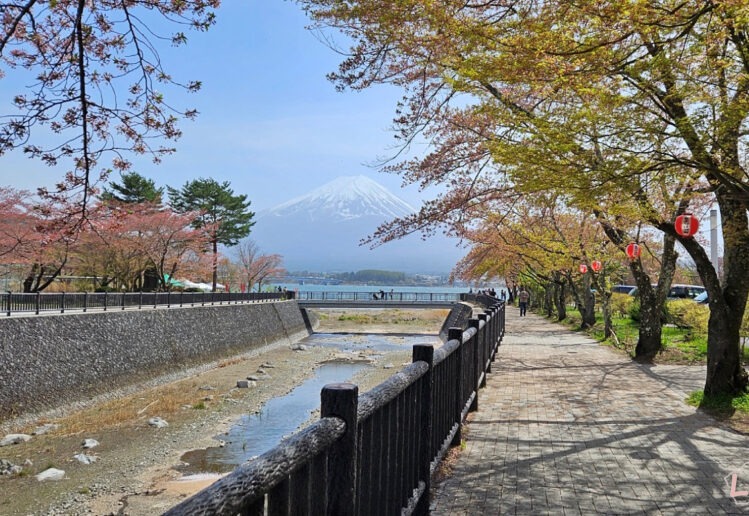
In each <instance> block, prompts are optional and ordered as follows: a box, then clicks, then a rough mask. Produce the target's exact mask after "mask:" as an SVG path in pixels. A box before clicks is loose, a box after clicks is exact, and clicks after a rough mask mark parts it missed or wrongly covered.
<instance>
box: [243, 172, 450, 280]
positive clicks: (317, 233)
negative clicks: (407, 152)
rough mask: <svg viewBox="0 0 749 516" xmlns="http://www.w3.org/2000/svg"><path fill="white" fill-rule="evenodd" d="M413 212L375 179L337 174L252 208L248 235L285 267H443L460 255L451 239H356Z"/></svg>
mask: <svg viewBox="0 0 749 516" xmlns="http://www.w3.org/2000/svg"><path fill="white" fill-rule="evenodd" d="M415 212H416V210H415V209H414V208H413V207H412V206H410V205H409V204H408V203H406V202H405V201H403V200H402V199H400V198H398V197H397V196H395V195H393V194H392V193H390V192H389V191H388V190H387V189H386V188H385V187H383V186H382V185H380V184H379V183H377V182H376V181H373V180H371V179H369V178H367V177H365V176H346V177H339V178H337V179H335V180H333V181H331V182H330V183H327V184H325V185H323V186H321V187H319V188H316V189H315V190H313V191H311V192H309V193H308V194H306V195H303V196H301V197H297V198H295V199H291V200H289V201H287V202H284V203H282V204H279V205H278V206H276V207H274V208H271V209H269V210H265V211H261V212H258V214H257V216H256V218H255V220H256V222H255V226H253V228H252V233H251V234H250V238H252V239H253V240H254V241H255V242H256V243H257V245H258V247H259V248H260V249H261V250H262V251H263V253H266V254H280V255H282V256H283V263H284V267H285V268H286V269H287V270H290V271H303V270H307V271H314V272H350V271H357V270H362V269H381V270H392V271H400V272H406V273H423V274H446V273H448V272H449V271H450V270H451V269H452V268H453V267H454V266H455V263H456V262H457V261H458V260H459V259H460V258H461V257H462V255H463V251H462V250H461V249H459V248H458V247H457V241H456V240H455V239H450V238H447V237H445V236H442V235H435V236H434V237H431V238H429V239H428V240H422V239H421V238H420V236H419V235H409V236H407V237H405V238H402V239H399V240H397V241H394V242H388V243H387V244H384V245H381V246H379V247H377V248H375V249H370V248H369V247H367V246H360V245H359V242H360V241H361V239H363V238H365V237H367V236H368V235H371V234H372V233H374V231H375V230H376V229H377V227H378V226H379V225H380V224H382V223H383V222H386V221H389V220H392V219H394V218H396V217H404V216H407V215H409V214H412V213H415Z"/></svg>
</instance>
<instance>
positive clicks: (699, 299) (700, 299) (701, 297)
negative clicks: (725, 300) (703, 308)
mask: <svg viewBox="0 0 749 516" xmlns="http://www.w3.org/2000/svg"><path fill="white" fill-rule="evenodd" d="M694 300H695V301H696V302H697V303H701V304H703V305H704V304H707V302H708V300H707V290H706V291H704V292H703V293H702V294H698V295H697V296H696V297H695V298H694Z"/></svg>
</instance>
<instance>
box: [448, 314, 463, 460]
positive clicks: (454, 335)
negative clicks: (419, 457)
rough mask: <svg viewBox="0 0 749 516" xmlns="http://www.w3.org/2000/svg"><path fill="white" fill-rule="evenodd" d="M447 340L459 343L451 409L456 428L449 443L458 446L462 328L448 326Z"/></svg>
mask: <svg viewBox="0 0 749 516" xmlns="http://www.w3.org/2000/svg"><path fill="white" fill-rule="evenodd" d="M447 340H448V341H451V340H457V341H458V342H459V343H460V345H459V346H458V349H456V350H455V352H454V353H455V360H457V362H458V364H457V366H456V367H457V369H458V374H456V375H455V379H454V380H453V381H454V382H455V397H456V403H455V408H454V409H453V410H455V411H456V414H455V421H456V422H457V423H458V430H457V431H456V432H455V435H454V436H453V440H452V443H450V444H451V445H452V446H458V445H460V441H461V440H462V439H463V436H462V432H461V427H462V425H463V420H462V418H461V416H462V414H463V404H465V398H464V396H463V374H465V371H463V349H462V348H463V328H448V330H447Z"/></svg>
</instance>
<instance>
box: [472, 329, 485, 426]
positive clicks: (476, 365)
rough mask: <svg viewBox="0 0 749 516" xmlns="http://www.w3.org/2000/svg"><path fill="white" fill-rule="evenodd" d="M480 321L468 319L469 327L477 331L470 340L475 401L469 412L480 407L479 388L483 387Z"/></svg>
mask: <svg viewBox="0 0 749 516" xmlns="http://www.w3.org/2000/svg"><path fill="white" fill-rule="evenodd" d="M479 323H480V321H479V320H478V319H469V320H468V327H469V328H475V329H476V333H474V334H473V337H472V338H471V341H472V342H469V344H471V350H472V352H471V355H472V356H473V368H472V369H473V378H471V388H473V392H474V393H475V394H474V396H473V401H472V402H471V406H470V407H469V408H468V411H469V412H476V411H477V410H478V409H479V388H480V387H481V386H480V385H479V378H481V373H482V372H483V370H484V368H483V367H482V365H481V336H482V335H481V331H479Z"/></svg>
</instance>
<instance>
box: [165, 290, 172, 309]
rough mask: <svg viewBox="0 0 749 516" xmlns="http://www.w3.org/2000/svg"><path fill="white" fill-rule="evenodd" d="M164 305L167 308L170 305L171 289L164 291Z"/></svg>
mask: <svg viewBox="0 0 749 516" xmlns="http://www.w3.org/2000/svg"><path fill="white" fill-rule="evenodd" d="M166 307H167V308H171V307H172V291H171V290H167V291H166Z"/></svg>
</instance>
